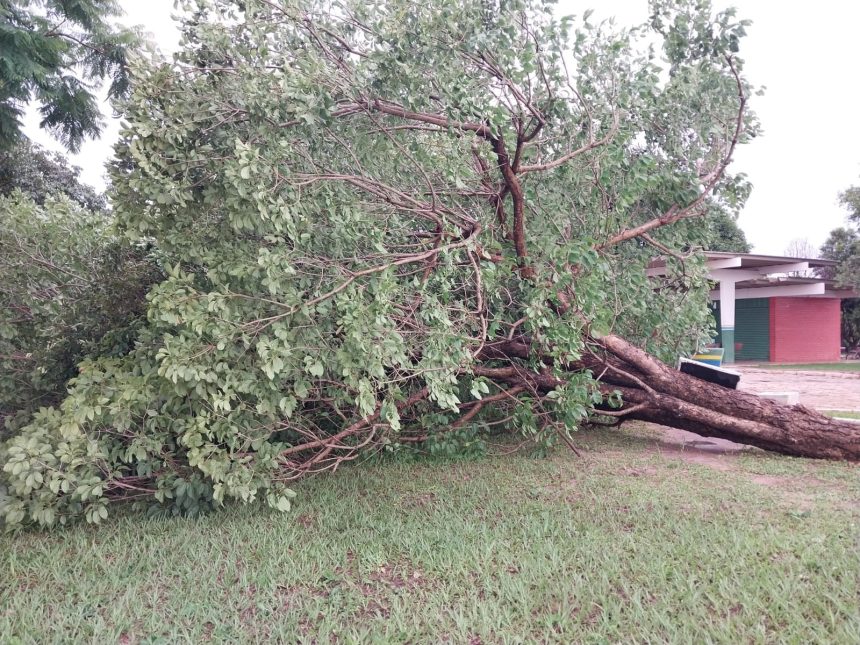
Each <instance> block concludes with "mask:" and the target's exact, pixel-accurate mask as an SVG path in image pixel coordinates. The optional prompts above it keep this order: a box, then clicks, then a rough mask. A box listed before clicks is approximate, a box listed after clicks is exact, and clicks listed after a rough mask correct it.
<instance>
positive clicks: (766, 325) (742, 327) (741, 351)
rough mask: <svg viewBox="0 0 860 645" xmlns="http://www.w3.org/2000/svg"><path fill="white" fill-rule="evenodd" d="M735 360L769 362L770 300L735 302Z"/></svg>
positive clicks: (759, 299) (752, 299)
mask: <svg viewBox="0 0 860 645" xmlns="http://www.w3.org/2000/svg"><path fill="white" fill-rule="evenodd" d="M735 360H738V361H769V360H770V300H769V299H767V298H749V299H747V300H736V301H735Z"/></svg>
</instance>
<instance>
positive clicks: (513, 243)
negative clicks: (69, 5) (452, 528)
mask: <svg viewBox="0 0 860 645" xmlns="http://www.w3.org/2000/svg"><path fill="white" fill-rule="evenodd" d="M196 6H197V8H198V10H197V12H196V13H195V14H194V15H192V16H191V17H190V18H189V19H188V20H187V21H186V23H185V36H184V42H185V43H186V46H185V48H184V50H183V51H182V52H181V53H180V54H179V56H178V59H177V60H176V61H174V63H173V64H169V65H168V64H165V65H155V66H149V65H143V64H141V67H140V68H139V69H138V70H137V73H136V77H135V83H134V90H133V92H132V95H131V98H130V101H129V103H128V104H127V105H126V108H125V109H126V113H127V118H128V123H129V127H128V129H127V130H126V131H125V132H124V133H123V138H122V141H121V142H120V144H119V146H118V148H117V161H116V163H115V164H114V168H113V178H114V181H113V184H114V187H115V188H114V200H113V204H114V207H115V210H116V213H117V216H118V219H119V223H120V226H121V228H122V230H124V231H125V232H126V233H127V234H128V235H131V236H143V237H145V238H147V239H154V240H155V241H156V243H157V245H158V247H159V249H160V252H162V253H163V254H164V257H165V261H166V264H167V266H169V267H170V270H169V272H168V276H167V278H166V279H165V280H164V281H163V282H162V283H161V284H159V285H157V286H156V287H155V288H154V289H153V290H152V291H151V292H150V294H149V311H148V325H147V327H146V328H145V329H144V330H142V331H141V333H140V334H139V336H138V342H137V345H136V347H135V349H134V350H133V351H132V352H131V353H129V354H128V355H126V356H123V357H120V358H110V359H99V360H95V361H90V362H87V363H85V364H84V365H83V366H82V367H81V370H80V375H79V376H78V378H77V379H76V381H75V385H74V387H73V388H72V390H71V392H70V394H69V396H68V397H67V398H66V400H65V401H64V402H63V403H62V404H61V406H60V407H59V408H58V409H51V410H44V411H42V412H40V413H38V414H37V415H35V417H34V421H33V423H31V424H30V425H29V426H27V427H26V428H24V429H23V430H22V431H21V433H20V434H19V435H18V436H16V437H14V438H13V439H11V440H10V441H9V442H7V444H6V445H5V446H4V448H3V451H4V455H5V458H4V456H3V455H0V461H5V465H4V467H3V468H4V473H5V477H6V486H7V489H8V491H10V493H9V498H8V500H7V501H6V502H5V504H2V511H3V514H4V515H5V518H6V521H7V522H8V523H10V524H15V523H18V522H21V521H24V520H29V521H36V522H40V523H43V524H51V523H53V522H57V521H62V522H64V521H67V520H68V519H69V518H70V517H75V516H79V515H83V516H85V517H86V518H87V519H88V520H90V521H94V522H98V521H100V520H101V519H102V518H104V517H106V516H107V514H108V510H107V508H108V503H109V502H111V501H116V500H122V499H126V498H128V497H132V498H135V499H139V498H141V497H147V496H149V497H152V498H154V499H156V500H158V501H160V502H165V503H169V504H171V505H172V506H173V508H174V509H176V510H177V511H181V512H192V513H193V512H196V511H199V510H200V509H201V508H205V507H208V506H211V505H219V504H221V503H223V502H224V501H226V500H229V499H236V500H243V501H252V500H257V499H260V500H266V501H267V502H268V503H269V504H270V505H271V506H273V507H275V508H279V509H282V510H285V509H287V508H289V505H290V501H289V498H290V496H291V492H290V489H289V488H288V486H289V482H291V481H292V480H294V479H296V478H299V477H302V476H304V475H307V474H309V473H317V472H325V471H330V470H334V469H336V468H338V467H339V466H340V465H341V464H343V463H345V462H349V461H352V460H354V459H356V457H358V456H359V455H361V454H362V453H363V452H365V451H368V450H379V449H382V448H384V447H398V446H408V445H414V444H416V443H418V444H420V443H423V442H432V441H434V440H435V439H436V438H438V437H445V436H452V435H453V436H454V437H456V436H458V433H467V432H473V431H474V429H475V428H476V427H480V426H481V425H485V426H490V425H491V426H492V427H495V428H500V429H502V430H503V431H507V432H509V433H512V434H519V435H525V436H526V437H529V438H531V439H533V440H534V441H537V442H540V443H541V444H543V445H546V444H551V443H553V442H557V441H558V442H564V443H569V444H571V445H573V442H574V439H573V436H572V432H573V431H574V430H575V429H576V428H577V427H579V426H580V425H582V424H585V423H589V422H596V423H619V422H621V421H624V420H627V419H645V420H649V421H657V422H661V423H668V424H671V425H675V426H678V427H682V428H688V429H693V430H694V431H696V432H699V433H701V434H707V435H713V436H723V437H727V438H731V439H735V440H738V439H740V440H743V441H746V442H747V443H752V444H755V445H759V446H761V447H764V448H769V449H773V450H780V451H782V452H787V453H790V454H800V455H808V456H818V457H833V458H858V457H860V430H858V429H857V428H856V426H854V425H852V424H850V423H842V422H838V421H835V420H832V419H828V418H825V417H823V416H821V415H818V414H816V413H814V412H812V411H808V410H806V409H804V408H788V407H785V406H779V405H778V404H776V403H773V402H770V401H767V400H763V399H759V398H758V397H755V396H753V395H751V394H746V393H742V392H734V391H730V390H725V389H723V388H719V387H717V386H713V385H710V384H707V383H705V382H704V381H699V380H697V379H694V378H692V377H689V376H687V375H684V374H681V373H679V372H677V371H675V370H674V369H672V368H670V367H668V366H667V365H666V364H664V363H663V362H661V361H660V360H659V358H663V359H665V360H666V361H672V362H674V359H675V358H676V357H677V355H678V353H679V352H684V351H691V350H693V349H694V348H695V347H696V345H697V343H698V342H699V340H701V339H703V338H704V337H705V336H706V334H707V331H708V328H709V325H710V314H709V311H708V307H707V301H708V290H709V284H708V281H707V272H706V270H705V263H704V261H703V258H702V257H701V256H700V255H697V254H695V253H690V252H689V249H690V248H692V247H700V248H701V247H702V246H703V245H704V244H705V243H706V241H707V230H703V229H706V227H702V226H701V220H700V218H702V217H705V216H707V214H708V213H709V212H712V209H713V208H715V207H719V206H724V207H727V208H728V207H730V206H731V204H732V202H735V201H736V200H738V199H742V197H743V195H745V194H746V188H747V187H746V183H745V182H744V181H743V179H742V178H740V177H733V176H731V175H729V174H728V173H727V167H728V164H729V162H730V160H731V157H732V154H733V152H734V150H735V148H736V146H737V145H738V144H740V143H743V142H744V141H746V140H748V138H749V137H750V136H752V135H753V134H754V133H755V132H756V130H757V125H756V122H755V119H754V118H753V117H752V115H751V113H750V112H749V111H748V109H747V97H748V96H749V95H750V92H751V88H750V87H749V85H748V83H747V82H746V81H745V80H744V78H743V62H742V61H741V59H739V58H738V55H737V50H738V47H739V41H740V39H741V37H742V36H743V33H744V24H745V23H743V22H741V21H738V20H737V19H736V17H735V14H734V12H732V11H726V12H721V13H718V14H716V15H712V14H711V11H710V6H709V4H708V3H707V2H703V1H701V0H696V1H695V2H679V1H675V0H656V1H655V2H653V4H652V7H653V15H652V17H651V19H650V21H649V23H648V24H647V25H643V26H641V27H639V28H635V29H632V30H626V29H617V28H615V27H613V26H612V25H609V24H603V25H595V24H593V23H591V22H590V21H589V20H588V19H587V18H586V19H585V20H583V21H580V22H579V23H578V25H577V23H576V22H575V21H573V20H570V19H561V20H559V19H556V18H555V17H554V15H553V6H552V5H551V4H548V3H544V2H540V1H538V0H516V1H513V2H505V3H500V4H496V3H490V2H484V1H483V0H474V1H470V2H463V1H462V0H439V1H437V2H431V3H417V2H412V1H411V0H387V1H386V2H381V1H380V2H366V1H364V0H361V1H359V0H354V1H352V0H347V1H345V2H342V3H339V4H338V5H337V7H336V8H332V7H331V5H330V4H329V3H328V2H316V1H314V0H246V1H244V2H241V3H239V2H229V1H228V0H200V1H199V2H198V3H197V4H196ZM655 37H656V38H661V39H662V40H663V43H664V47H663V58H664V60H663V61H662V62H661V61H657V60H655V55H654V54H653V53H652V50H651V49H650V47H649V45H648V43H649V41H651V40H652V39H653V38H655ZM658 63H659V64H658ZM661 67H662V69H663V70H664V73H661ZM655 254H664V255H666V256H667V257H668V259H669V263H670V266H671V271H670V275H668V276H666V277H665V278H660V279H658V280H656V281H652V280H649V278H648V266H649V263H650V262H651V261H652V259H653V257H654V255H655Z"/></svg>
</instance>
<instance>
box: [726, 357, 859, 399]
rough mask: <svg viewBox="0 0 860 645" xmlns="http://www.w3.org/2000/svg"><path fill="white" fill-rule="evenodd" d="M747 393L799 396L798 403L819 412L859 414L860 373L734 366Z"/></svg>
mask: <svg viewBox="0 0 860 645" xmlns="http://www.w3.org/2000/svg"><path fill="white" fill-rule="evenodd" d="M731 369H735V370H737V371H739V372H740V373H741V374H742V376H741V381H740V383H739V384H738V389H741V390H746V391H748V392H755V393H758V392H798V393H799V394H800V403H802V404H803V405H806V406H808V407H810V408H817V409H819V410H860V373H856V372H855V373H852V372H817V371H800V370H788V369H759V368H755V367H745V366H737V365H734V366H732V367H731Z"/></svg>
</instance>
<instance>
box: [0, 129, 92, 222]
mask: <svg viewBox="0 0 860 645" xmlns="http://www.w3.org/2000/svg"><path fill="white" fill-rule="evenodd" d="M80 172H81V169H80V168H78V167H77V166H73V165H71V164H70V163H69V160H68V159H66V158H65V157H63V155H61V154H59V153H57V152H50V151H48V150H45V149H44V148H42V147H41V146H39V145H37V144H35V143H32V142H31V141H27V140H26V139H23V140H21V141H20V142H19V143H17V144H16V145H14V146H12V147H10V148H8V149H6V150H0V195H2V196H4V197H8V196H9V195H11V194H12V193H13V192H14V191H16V190H19V191H21V192H22V193H23V194H24V195H27V196H28V197H29V198H30V199H32V200H33V201H34V202H36V204H38V205H40V206H41V205H44V203H45V200H47V199H50V198H56V197H58V196H60V195H63V196H65V197H67V198H68V199H70V200H71V201H73V202H74V203H76V204H78V205H79V206H82V207H83V208H85V209H87V210H90V211H101V210H105V208H107V200H106V199H105V197H104V195H102V194H101V193H99V192H98V191H96V190H95V189H94V188H93V187H92V186H89V185H87V184H84V183H83V182H81V179H80Z"/></svg>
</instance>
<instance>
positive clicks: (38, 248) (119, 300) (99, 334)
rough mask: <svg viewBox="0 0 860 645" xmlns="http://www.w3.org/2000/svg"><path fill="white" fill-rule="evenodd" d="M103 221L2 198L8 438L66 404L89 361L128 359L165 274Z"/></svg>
mask: <svg viewBox="0 0 860 645" xmlns="http://www.w3.org/2000/svg"><path fill="white" fill-rule="evenodd" d="M110 224H111V219H110V217H109V215H108V214H107V213H105V212H103V211H91V210H88V209H86V208H84V207H82V206H80V205H78V204H76V203H74V202H73V201H71V199H69V198H68V197H66V196H64V195H63V194H62V193H60V194H59V195H55V196H49V197H48V198H47V199H45V200H44V203H43V204H41V205H40V204H37V203H36V202H35V201H33V200H32V199H30V198H29V197H28V196H25V195H24V194H23V193H22V192H20V191H15V192H13V193H12V194H11V195H9V196H5V197H0V274H2V275H3V288H2V289H0V436H2V434H3V432H4V430H3V427H4V426H5V430H6V432H8V431H11V430H13V429H15V428H16V427H18V426H19V425H20V424H21V423H22V422H24V421H26V420H27V419H28V418H29V415H30V414H32V412H33V411H34V410H36V409H38V408H39V407H42V406H49V405H53V404H56V403H58V402H59V401H60V400H62V397H63V396H64V395H65V391H66V383H67V381H68V380H69V379H70V378H72V377H74V376H75V375H76V374H77V371H78V363H79V362H80V361H81V360H82V359H84V358H85V357H86V356H90V357H95V356H112V355H121V354H124V353H126V352H127V351H128V349H129V348H130V347H131V343H132V341H133V338H134V334H135V330H136V328H137V327H139V325H140V323H141V322H142V319H143V314H144V311H145V304H146V301H145V299H144V295H145V293H146V290H147V289H148V287H149V285H150V284H151V283H153V282H154V281H156V280H157V279H158V277H159V272H158V270H157V268H156V265H155V263H154V261H153V260H152V259H151V258H149V257H147V252H146V250H145V249H143V248H140V247H138V248H135V247H132V246H130V245H129V244H127V243H125V242H124V241H123V240H121V239H119V238H117V236H116V235H114V234H113V233H111V229H110Z"/></svg>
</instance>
